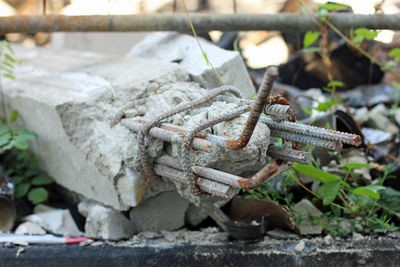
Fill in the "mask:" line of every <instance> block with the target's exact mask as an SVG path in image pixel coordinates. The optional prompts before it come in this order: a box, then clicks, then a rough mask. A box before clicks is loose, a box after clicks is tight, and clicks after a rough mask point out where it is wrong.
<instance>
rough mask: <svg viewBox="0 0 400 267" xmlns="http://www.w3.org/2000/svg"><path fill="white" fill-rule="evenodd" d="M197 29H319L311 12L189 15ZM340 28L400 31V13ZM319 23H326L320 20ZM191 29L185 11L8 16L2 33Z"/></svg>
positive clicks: (348, 19)
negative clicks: (173, 12) (175, 12)
mask: <svg viewBox="0 0 400 267" xmlns="http://www.w3.org/2000/svg"><path fill="white" fill-rule="evenodd" d="M190 17H191V20H192V23H193V26H194V28H195V29H196V31H197V32H199V33H200V32H209V31H212V30H218V31H223V32H226V31H228V32H229V31H255V30H263V31H265V30H276V31H285V32H298V31H303V32H305V31H307V30H319V28H318V26H317V24H316V23H315V21H318V20H319V19H318V18H317V17H316V16H313V15H312V14H293V13H279V14H196V13H191V14H190ZM329 19H330V21H331V22H332V23H333V24H334V25H336V27H338V28H339V29H340V30H348V29H355V28H359V27H365V28H369V29H391V30H400V15H398V14H395V15H390V14H384V15H383V14H375V15H360V14H344V13H336V14H332V15H331V16H330V18H329ZM320 23H323V22H321V21H320ZM146 31H177V32H186V33H189V32H191V29H190V26H189V23H188V21H187V17H186V15H185V14H139V15H92V16H65V15H44V16H9V17H0V34H5V33H36V32H146Z"/></svg>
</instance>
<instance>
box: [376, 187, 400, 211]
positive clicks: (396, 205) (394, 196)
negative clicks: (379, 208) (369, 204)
mask: <svg viewBox="0 0 400 267" xmlns="http://www.w3.org/2000/svg"><path fill="white" fill-rule="evenodd" d="M379 203H380V204H383V205H384V206H385V207H387V208H389V209H391V210H393V211H395V212H399V211H400V192H399V191H397V190H395V189H393V188H391V187H385V190H383V191H382V192H381V199H380V200H379Z"/></svg>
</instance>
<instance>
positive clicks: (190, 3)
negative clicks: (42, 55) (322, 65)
mask: <svg viewBox="0 0 400 267" xmlns="http://www.w3.org/2000/svg"><path fill="white" fill-rule="evenodd" d="M301 2H303V3H304V4H305V5H306V6H308V8H309V10H313V9H314V8H315V7H316V6H317V5H318V4H321V3H324V2H326V1H322V0H315V1H312V0H304V1H301ZM338 2H339V1H338ZM340 3H341V4H347V5H349V6H351V8H352V10H353V12H354V13H357V14H374V13H384V14H392V13H399V7H400V1H396V0H387V1H382V0H378V1H377V0H354V1H340ZM186 5H187V7H188V9H189V11H190V12H202V13H265V14H268V13H270V14H272V13H278V12H302V10H301V7H300V1H299V0H226V1H219V0H186ZM173 12H179V13H181V12H184V8H183V5H182V1H181V0H0V16H13V15H42V14H64V15H70V16H74V15H128V14H146V13H173ZM303 12H304V10H303ZM147 34H148V33H117V32H113V33H51V34H49V33H37V34H34V35H27V34H7V35H6V36H3V37H2V38H6V39H7V40H8V41H10V42H18V43H21V44H22V45H23V46H25V47H34V46H45V47H52V48H53V49H75V50H85V51H92V52H101V53H107V54H119V55H125V54H126V53H127V52H129V50H130V49H131V48H132V46H133V45H135V44H136V43H137V42H139V41H141V40H142V39H143V38H144V37H145V36H146V35H147ZM221 35H222V33H221V32H210V33H209V38H210V39H211V40H212V41H214V42H218V41H219V39H220V37H221ZM239 35H240V42H238V47H236V49H240V50H241V51H242V55H243V57H244V58H245V60H246V63H247V65H248V66H249V67H251V68H261V67H265V66H268V65H279V64H281V63H283V62H286V61H287V60H288V58H289V56H290V55H291V54H293V52H294V51H292V50H293V48H291V47H290V46H288V45H287V42H286V43H285V41H284V39H283V37H282V35H281V34H280V33H279V32H271V31H270V32H262V31H258V32H243V33H239ZM394 35H395V34H394V32H393V31H389V30H384V31H380V34H379V35H378V38H377V40H378V41H381V42H383V43H392V42H393V38H395V37H394Z"/></svg>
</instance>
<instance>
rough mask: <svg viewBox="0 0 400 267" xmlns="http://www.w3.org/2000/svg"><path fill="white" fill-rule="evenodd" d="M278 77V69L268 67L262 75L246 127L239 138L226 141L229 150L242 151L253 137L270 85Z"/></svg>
mask: <svg viewBox="0 0 400 267" xmlns="http://www.w3.org/2000/svg"><path fill="white" fill-rule="evenodd" d="M277 76H278V68H276V67H269V68H268V69H267V70H266V71H265V74H264V77H263V80H262V82H261V86H260V89H259V91H258V93H257V96H256V101H255V102H254V104H253V107H252V109H251V111H250V114H249V116H248V118H247V121H246V125H245V127H244V129H243V131H242V133H241V134H240V136H239V137H238V138H237V139H235V140H228V141H227V142H226V146H227V147H228V148H229V149H231V150H240V149H243V148H244V147H245V146H246V145H247V144H248V143H249V141H250V138H251V136H252V135H253V131H254V128H255V127H256V125H257V122H258V119H259V118H260V115H261V112H262V111H263V109H264V107H265V104H266V102H267V98H268V96H269V94H270V92H271V89H272V85H273V83H274V81H275V78H276V77H277Z"/></svg>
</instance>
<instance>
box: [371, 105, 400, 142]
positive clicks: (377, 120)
mask: <svg viewBox="0 0 400 267" xmlns="http://www.w3.org/2000/svg"><path fill="white" fill-rule="evenodd" d="M387 114H388V109H387V108H386V106H385V105H384V104H379V105H377V106H375V107H374V108H373V109H371V111H370V120H371V123H372V124H373V125H374V126H375V127H376V128H378V129H380V130H384V131H387V132H389V133H391V134H392V135H394V134H397V133H398V132H399V128H397V126H396V125H394V124H393V123H392V122H391V121H390V120H389V118H388V117H387Z"/></svg>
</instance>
